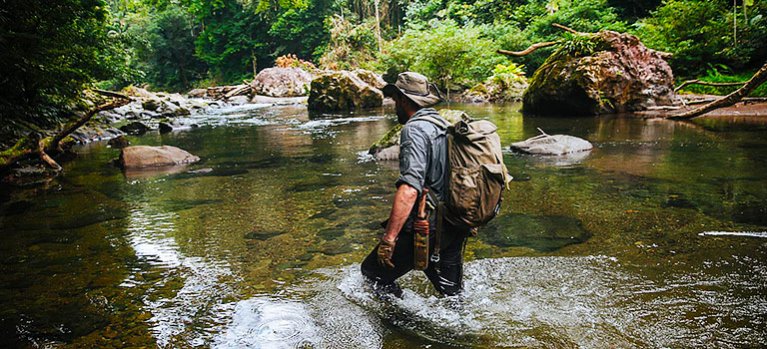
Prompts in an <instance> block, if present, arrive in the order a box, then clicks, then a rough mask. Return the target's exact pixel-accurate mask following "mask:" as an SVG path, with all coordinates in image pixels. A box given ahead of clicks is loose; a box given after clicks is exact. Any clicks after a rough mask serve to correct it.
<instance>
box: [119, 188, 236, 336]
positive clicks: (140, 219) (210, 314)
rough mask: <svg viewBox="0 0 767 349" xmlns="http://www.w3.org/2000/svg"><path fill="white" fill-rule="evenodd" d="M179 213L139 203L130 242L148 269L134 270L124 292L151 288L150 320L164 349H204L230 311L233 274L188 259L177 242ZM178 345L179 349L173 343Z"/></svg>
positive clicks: (133, 212) (217, 265)
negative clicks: (169, 348)
mask: <svg viewBox="0 0 767 349" xmlns="http://www.w3.org/2000/svg"><path fill="white" fill-rule="evenodd" d="M178 218H179V217H178V214H177V213H175V212H172V211H164V210H162V208H161V207H155V206H154V205H152V204H151V203H147V202H144V203H137V204H136V205H135V206H134V207H133V208H132V209H131V210H130V215H129V217H128V222H129V224H128V227H127V233H128V236H127V239H128V241H129V243H130V245H131V246H132V247H133V249H134V250H135V253H136V257H138V260H139V262H140V263H143V264H145V265H146V267H144V268H140V269H137V270H134V271H133V273H131V274H130V275H128V277H127V278H126V279H125V280H123V282H122V283H121V284H120V286H121V287H135V286H140V285H143V284H145V283H147V282H148V283H149V287H145V288H144V289H145V293H144V295H143V297H142V302H143V305H144V309H145V310H146V311H147V312H150V313H151V314H152V317H151V318H149V319H148V320H147V322H148V323H149V324H150V325H151V331H152V334H153V335H154V337H155V338H156V340H157V344H158V345H159V346H161V347H165V346H176V345H179V344H180V343H186V344H187V345H193V346H197V345H202V344H204V343H207V342H208V341H209V338H210V336H211V333H216V332H217V329H216V327H217V325H219V324H220V322H221V321H223V319H224V318H226V317H227V313H228V312H229V311H230V310H231V309H229V308H228V307H227V305H221V301H222V300H223V299H225V298H226V297H231V292H232V290H231V284H228V283H226V281H229V282H231V281H232V277H231V276H232V272H231V270H230V269H229V266H228V265H227V263H226V262H214V261H210V260H207V259H206V258H202V257H195V256H186V255H184V254H183V253H181V252H180V251H179V245H178V244H177V242H176V237H177V234H176V226H175V221H176V220H177V219H178ZM174 343H175V344H174Z"/></svg>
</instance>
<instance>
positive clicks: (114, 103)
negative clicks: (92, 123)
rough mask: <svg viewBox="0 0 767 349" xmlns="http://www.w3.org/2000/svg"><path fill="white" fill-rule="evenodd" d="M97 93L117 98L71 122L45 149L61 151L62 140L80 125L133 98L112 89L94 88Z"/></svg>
mask: <svg viewBox="0 0 767 349" xmlns="http://www.w3.org/2000/svg"><path fill="white" fill-rule="evenodd" d="M93 91H94V92H96V93H99V94H103V95H106V96H109V97H113V98H117V100H113V101H110V102H107V103H104V104H101V105H99V106H97V107H96V108H93V109H91V110H89V111H88V112H87V113H85V114H84V115H83V116H82V117H81V118H80V119H78V120H76V121H74V122H72V123H70V124H69V125H67V126H66V127H64V129H63V130H62V131H61V132H59V133H58V134H56V135H55V136H53V138H51V141H50V143H49V144H48V146H47V147H45V151H47V152H50V151H59V152H60V151H61V146H60V143H61V140H62V139H64V138H66V137H67V136H69V135H70V134H71V133H72V132H75V131H76V130H77V129H78V128H80V126H82V125H85V123H86V122H88V121H89V120H90V119H91V118H93V116H94V115H96V114H97V113H99V112H102V111H104V110H111V109H114V108H118V107H122V106H124V105H126V104H128V103H130V101H131V98H130V97H128V96H126V95H123V94H120V93H117V92H110V91H103V90H93Z"/></svg>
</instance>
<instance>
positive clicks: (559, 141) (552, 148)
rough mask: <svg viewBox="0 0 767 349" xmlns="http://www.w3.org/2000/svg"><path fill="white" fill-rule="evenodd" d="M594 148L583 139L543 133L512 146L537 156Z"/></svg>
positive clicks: (514, 148)
mask: <svg viewBox="0 0 767 349" xmlns="http://www.w3.org/2000/svg"><path fill="white" fill-rule="evenodd" d="M539 130H540V129H539ZM593 147H594V146H593V145H592V144H591V142H589V141H587V140H585V139H582V138H578V137H573V136H568V135H547V134H546V133H544V132H543V131H541V134H540V135H538V136H535V137H533V138H529V139H526V140H524V141H521V142H515V143H512V144H511V150H516V151H520V152H523V153H528V154H537V155H564V154H570V153H577V152H582V151H588V150H591V149H592V148H593Z"/></svg>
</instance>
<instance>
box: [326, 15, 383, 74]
mask: <svg viewBox="0 0 767 349" xmlns="http://www.w3.org/2000/svg"><path fill="white" fill-rule="evenodd" d="M327 22H328V24H327V25H328V27H330V42H329V43H328V45H327V48H326V49H325V52H324V54H323V55H322V57H320V67H322V68H324V69H355V68H368V67H369V66H370V65H371V64H372V63H373V62H374V61H375V57H376V54H377V52H378V42H377V40H376V36H375V22H374V21H372V20H367V21H364V22H362V23H359V24H357V25H355V24H354V23H352V21H349V20H347V19H346V18H344V17H341V16H338V15H335V16H333V17H329V18H328V20H327Z"/></svg>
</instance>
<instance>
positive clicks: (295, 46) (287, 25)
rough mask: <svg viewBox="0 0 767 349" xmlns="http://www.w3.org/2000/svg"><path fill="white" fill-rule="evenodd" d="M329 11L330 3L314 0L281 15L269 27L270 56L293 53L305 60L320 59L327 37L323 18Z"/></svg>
mask: <svg viewBox="0 0 767 349" xmlns="http://www.w3.org/2000/svg"><path fill="white" fill-rule="evenodd" d="M330 9H331V7H330V1H328V0H314V1H312V2H311V3H309V4H306V6H305V7H300V8H290V9H287V10H285V11H284V12H282V13H280V14H279V16H278V17H277V20H276V21H275V22H274V23H273V24H272V25H271V27H270V28H269V35H271V36H272V40H273V41H274V42H275V43H276V47H275V48H274V51H273V52H272V55H274V56H278V55H283V54H287V53H293V54H296V55H298V56H299V57H301V58H304V59H312V58H319V57H320V56H321V55H322V53H323V51H324V46H325V44H326V42H327V37H328V35H329V31H328V26H327V25H326V22H325V18H326V17H328V16H329V15H330Z"/></svg>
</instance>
